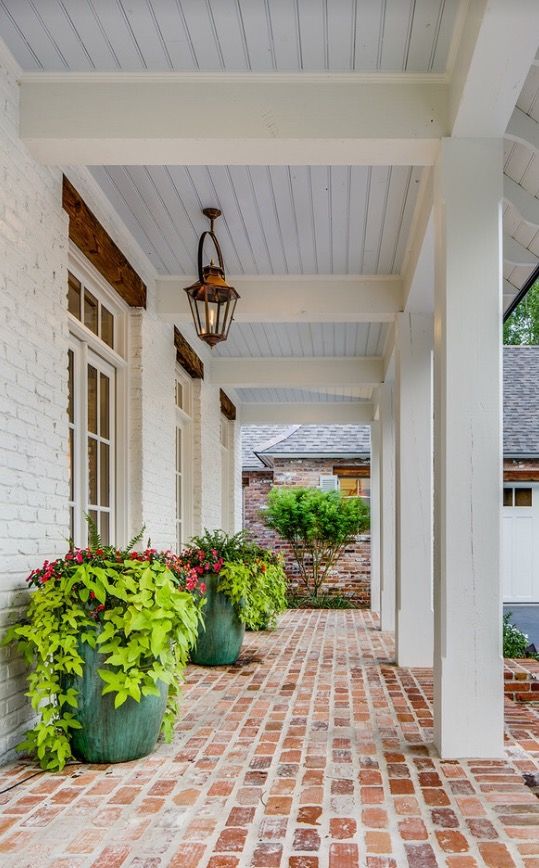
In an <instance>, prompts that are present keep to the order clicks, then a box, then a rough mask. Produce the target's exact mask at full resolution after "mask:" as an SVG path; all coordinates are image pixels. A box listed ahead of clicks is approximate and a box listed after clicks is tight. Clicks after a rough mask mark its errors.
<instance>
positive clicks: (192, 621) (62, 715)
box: [3, 529, 200, 770]
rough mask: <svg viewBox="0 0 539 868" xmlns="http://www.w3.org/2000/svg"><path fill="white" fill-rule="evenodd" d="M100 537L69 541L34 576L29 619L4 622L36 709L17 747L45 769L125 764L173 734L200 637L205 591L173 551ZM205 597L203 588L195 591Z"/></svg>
mask: <svg viewBox="0 0 539 868" xmlns="http://www.w3.org/2000/svg"><path fill="white" fill-rule="evenodd" d="M141 536H142V534H140V535H139V536H138V537H136V538H135V539H133V540H131V542H130V544H129V546H128V548H127V549H125V550H117V549H115V548H113V547H112V546H104V545H102V544H101V542H100V540H99V537H98V535H97V534H96V533H95V529H94V530H93V531H92V534H91V538H92V539H91V544H90V546H88V548H85V549H74V548H72V549H70V550H69V551H68V552H67V554H66V555H65V556H64V557H63V558H59V559H57V560H55V561H53V562H52V563H49V562H48V561H46V562H45V563H44V564H43V566H42V567H41V568H40V569H37V570H33V572H32V573H31V574H30V576H29V577H28V582H29V585H30V586H31V587H32V588H34V589H35V590H34V591H33V592H32V594H31V596H30V600H29V604H28V608H27V612H26V617H25V619H24V620H23V621H21V622H20V623H18V624H14V625H13V626H11V627H10V628H9V629H8V632H7V635H6V637H5V638H4V640H3V644H7V643H9V642H14V643H16V644H17V646H18V647H19V649H20V650H21V651H22V653H23V655H24V657H25V659H26V661H27V662H28V663H29V664H30V667H31V668H30V672H29V675H28V696H29V697H30V699H31V702H32V707H33V709H34V711H35V712H36V714H38V715H39V718H38V721H37V723H36V724H35V726H34V727H33V728H32V729H31V730H29V732H28V733H27V735H26V738H25V740H24V742H23V743H22V744H21V745H19V749H21V750H25V751H29V752H31V753H32V754H33V755H35V756H36V757H37V759H38V761H39V763H40V764H41V767H42V768H44V769H49V770H56V769H61V768H63V766H64V765H65V763H66V762H67V761H68V760H69V759H70V757H72V756H75V757H77V758H79V759H82V760H84V761H86V762H97V763H109V762H124V761H126V760H130V759H135V758H137V757H140V756H145V755H146V754H148V753H150V752H151V750H152V749H153V747H154V745H155V742H156V740H157V737H158V735H159V732H160V731H162V732H163V733H164V736H165V738H166V739H168V740H170V738H171V736H172V729H173V724H174V720H175V717H176V714H177V710H178V694H179V684H180V682H181V678H182V673H183V670H184V668H185V665H186V663H187V660H188V656H189V650H190V648H191V646H192V645H193V644H194V642H195V641H196V637H197V629H198V624H199V621H200V599H197V596H195V595H193V593H189V591H193V590H194V588H195V585H196V578H195V577H194V576H192V575H191V576H190V577H189V587H187V583H186V577H185V575H184V573H183V572H182V570H181V565H179V564H178V562H177V558H176V556H174V555H173V554H172V553H171V552H158V551H156V550H155V549H152V548H150V547H148V548H146V550H144V551H143V552H140V553H139V552H138V551H135V550H134V546H135V545H136V544H137V543H138V541H139V540H140V538H141ZM199 597H200V595H199Z"/></svg>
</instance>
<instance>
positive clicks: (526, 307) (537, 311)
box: [503, 280, 539, 345]
mask: <svg viewBox="0 0 539 868" xmlns="http://www.w3.org/2000/svg"><path fill="white" fill-rule="evenodd" d="M503 342H504V344H513V345H520V344H539V280H536V281H535V283H534V284H533V285H532V286H531V288H530V289H529V290H528V292H527V293H526V295H525V296H524V298H523V299H522V301H521V302H520V304H518V305H517V306H516V308H515V309H514V311H513V313H512V314H511V316H510V317H508V319H507V321H506V322H505V323H504V325H503Z"/></svg>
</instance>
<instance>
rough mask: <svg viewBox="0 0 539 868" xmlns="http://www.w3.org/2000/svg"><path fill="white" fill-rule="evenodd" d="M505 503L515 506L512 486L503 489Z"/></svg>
mask: <svg viewBox="0 0 539 868" xmlns="http://www.w3.org/2000/svg"><path fill="white" fill-rule="evenodd" d="M503 505H504V506H513V489H512V488H504V490H503Z"/></svg>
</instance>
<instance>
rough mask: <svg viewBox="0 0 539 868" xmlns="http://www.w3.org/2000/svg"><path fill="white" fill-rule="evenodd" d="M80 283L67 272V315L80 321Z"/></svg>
mask: <svg viewBox="0 0 539 868" xmlns="http://www.w3.org/2000/svg"><path fill="white" fill-rule="evenodd" d="M80 290H81V287H80V282H79V281H78V280H77V278H76V277H73V275H72V274H70V273H69V272H68V278H67V309H68V311H69V313H72V314H73V316H76V317H77V319H80Z"/></svg>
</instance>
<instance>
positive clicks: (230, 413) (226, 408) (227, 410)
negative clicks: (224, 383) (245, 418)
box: [219, 389, 236, 422]
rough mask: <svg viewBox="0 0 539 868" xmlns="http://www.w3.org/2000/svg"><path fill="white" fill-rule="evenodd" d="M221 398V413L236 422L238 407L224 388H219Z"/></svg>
mask: <svg viewBox="0 0 539 868" xmlns="http://www.w3.org/2000/svg"><path fill="white" fill-rule="evenodd" d="M219 398H220V400H221V413H222V414H223V416H226V418H227V419H230V421H231V422H234V421H235V419H236V407H235V406H234V404H233V403H232V401H231V400H230V398H229V397H228V395H227V394H226V392H223V390H222V389H219Z"/></svg>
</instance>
